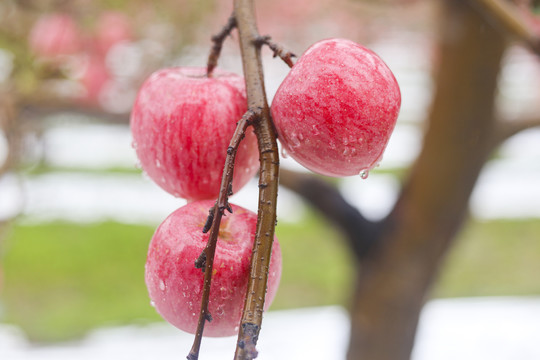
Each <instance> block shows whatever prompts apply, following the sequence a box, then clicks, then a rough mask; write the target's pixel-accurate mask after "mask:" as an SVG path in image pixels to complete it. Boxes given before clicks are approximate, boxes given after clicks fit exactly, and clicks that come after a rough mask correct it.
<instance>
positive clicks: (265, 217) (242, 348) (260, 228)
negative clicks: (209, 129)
mask: <svg viewBox="0 0 540 360" xmlns="http://www.w3.org/2000/svg"><path fill="white" fill-rule="evenodd" d="M234 13H235V16H236V21H237V29H238V34H239V40H240V50H241V55H242V65H243V70H244V78H245V82H246V91H247V100H248V108H249V109H253V110H255V111H256V112H257V113H258V114H260V115H259V116H258V117H257V119H256V120H257V121H256V122H254V124H253V128H254V130H255V135H257V140H258V144H259V161H260V172H259V173H260V176H259V185H260V186H259V201H258V218H257V229H256V233H255V240H254V242H253V250H252V255H251V267H250V277H249V281H248V286H247V291H246V298H245V301H244V310H243V312H242V320H241V323H240V328H239V332H238V340H237V346H236V352H235V355H234V359H236V360H246V359H254V358H255V357H256V356H257V351H256V348H255V346H256V344H257V340H258V337H259V331H260V329H261V324H262V317H263V309H264V302H265V298H266V286H267V280H268V269H269V264H270V258H271V254H272V245H273V240H274V231H275V224H276V218H277V216H276V204H277V193H278V178H279V151H278V147H277V136H276V132H275V129H274V125H273V123H272V119H271V117H270V109H269V106H268V101H267V99H266V92H265V88H264V74H263V67H262V58H261V46H260V45H257V44H258V43H259V42H258V41H257V39H258V38H260V35H259V33H258V30H257V24H256V21H255V10H254V7H253V0H235V1H234Z"/></svg>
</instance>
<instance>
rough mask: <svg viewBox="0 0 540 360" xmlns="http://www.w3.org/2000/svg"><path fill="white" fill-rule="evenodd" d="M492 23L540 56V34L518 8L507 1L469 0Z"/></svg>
mask: <svg viewBox="0 0 540 360" xmlns="http://www.w3.org/2000/svg"><path fill="white" fill-rule="evenodd" d="M469 2H470V3H471V5H473V6H474V7H475V8H477V9H478V10H480V11H481V12H482V13H483V14H484V15H486V16H487V17H488V20H490V21H491V22H492V23H494V24H495V25H496V26H498V27H499V28H501V29H502V30H503V31H504V32H505V33H507V34H509V35H511V36H512V37H515V38H517V39H518V40H519V41H521V42H523V43H525V44H526V45H527V46H528V47H529V48H530V49H531V50H532V51H534V52H535V53H536V54H538V55H540V36H539V35H540V34H538V32H536V31H535V30H534V29H533V28H532V27H531V25H530V22H528V21H527V20H526V19H525V18H524V17H523V15H522V13H520V11H519V10H518V8H517V6H516V5H515V4H512V3H511V2H510V1H506V0H469Z"/></svg>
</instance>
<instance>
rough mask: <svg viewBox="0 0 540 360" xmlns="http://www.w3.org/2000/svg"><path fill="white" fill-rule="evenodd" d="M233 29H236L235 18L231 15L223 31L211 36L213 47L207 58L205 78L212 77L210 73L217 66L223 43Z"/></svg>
mask: <svg viewBox="0 0 540 360" xmlns="http://www.w3.org/2000/svg"><path fill="white" fill-rule="evenodd" d="M234 28H236V18H235V17H234V15H231V16H230V17H229V20H228V21H227V23H226V24H225V26H224V27H223V29H221V31H220V32H219V33H217V34H216V35H214V36H212V42H213V43H214V45H213V46H212V50H211V51H210V55H209V56H208V65H207V66H206V76H208V77H211V76H212V72H213V71H214V69H215V68H216V66H217V62H218V59H219V55H220V54H221V49H222V47H223V43H224V42H225V39H226V38H227V36H229V35H230V34H231V31H233V29H234Z"/></svg>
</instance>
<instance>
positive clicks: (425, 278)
mask: <svg viewBox="0 0 540 360" xmlns="http://www.w3.org/2000/svg"><path fill="white" fill-rule="evenodd" d="M440 26H441V28H440V32H439V34H438V51H439V53H438V56H439V59H438V60H439V63H438V72H437V74H436V78H435V81H436V93H435V98H434V102H433V104H432V109H431V112H430V114H429V119H428V128H427V133H426V136H425V138H424V144H423V149H422V152H421V154H420V156H419V158H418V160H417V162H416V164H415V166H414V167H413V168H412V170H411V173H410V176H409V178H408V180H407V182H406V183H405V184H404V187H403V190H402V193H401V194H400V198H399V200H398V202H397V204H396V206H395V208H394V209H393V211H392V212H391V213H390V215H389V216H388V217H387V218H386V219H385V220H384V221H383V222H382V223H381V224H380V226H381V228H380V232H378V234H377V239H375V241H374V243H375V245H374V246H373V247H372V248H371V249H370V251H369V253H368V254H367V255H366V256H365V258H364V259H361V260H362V263H361V267H359V272H358V277H357V281H356V292H355V295H354V303H353V305H352V311H351V321H352V323H351V325H352V327H351V338H350V347H349V353H348V360H357V359H365V360H405V359H409V358H410V355H411V351H412V347H413V344H414V337H415V332H416V327H417V323H418V318H419V315H420V310H421V308H422V306H423V305H424V302H425V300H426V297H427V295H428V293H429V290H430V286H431V284H432V282H433V280H434V278H435V276H436V274H437V271H438V270H439V267H440V265H441V263H442V261H443V260H444V257H445V255H446V253H447V252H448V249H449V247H450V245H451V244H452V242H453V240H454V238H455V235H456V233H457V231H458V230H459V229H460V228H461V225H462V223H463V221H464V219H465V217H466V213H467V207H468V200H469V197H470V194H471V192H472V189H473V187H474V184H475V182H476V180H477V178H478V175H479V173H480V170H481V169H482V166H483V165H484V163H485V162H486V160H487V158H488V156H489V154H490V152H491V150H492V148H491V146H492V141H491V138H492V133H493V131H494V125H495V121H494V118H495V117H494V99H495V89H496V82H497V75H498V73H499V69H500V65H501V57H502V54H503V51H504V48H505V42H504V40H503V38H502V36H501V34H499V33H498V32H496V31H494V30H493V29H492V28H491V26H490V25H489V24H487V23H486V22H485V21H484V20H483V19H482V17H481V16H480V15H479V14H478V13H477V12H476V11H475V10H474V9H473V8H471V6H470V5H469V3H467V2H466V1H462V0H446V1H443V2H442V11H441V18H440ZM359 241H365V240H362V239H359Z"/></svg>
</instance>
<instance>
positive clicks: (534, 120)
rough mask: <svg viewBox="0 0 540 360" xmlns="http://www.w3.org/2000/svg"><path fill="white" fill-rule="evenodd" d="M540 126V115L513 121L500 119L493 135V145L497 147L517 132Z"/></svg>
mask: <svg viewBox="0 0 540 360" xmlns="http://www.w3.org/2000/svg"><path fill="white" fill-rule="evenodd" d="M538 126H540V117H526V118H521V119H516V120H513V121H499V122H498V123H497V124H496V126H495V129H494V131H493V135H492V141H491V142H492V144H493V147H494V148H495V147H497V146H498V145H500V144H501V143H502V142H504V141H505V140H506V139H508V138H510V137H511V136H513V135H516V134H517V133H519V132H521V131H523V130H527V129H531V128H533V127H538Z"/></svg>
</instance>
